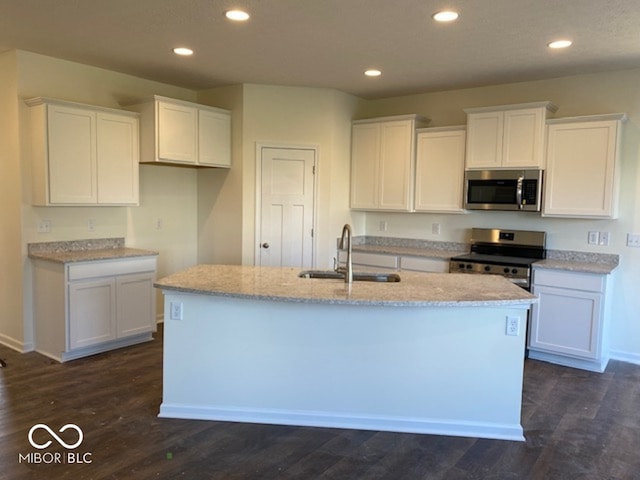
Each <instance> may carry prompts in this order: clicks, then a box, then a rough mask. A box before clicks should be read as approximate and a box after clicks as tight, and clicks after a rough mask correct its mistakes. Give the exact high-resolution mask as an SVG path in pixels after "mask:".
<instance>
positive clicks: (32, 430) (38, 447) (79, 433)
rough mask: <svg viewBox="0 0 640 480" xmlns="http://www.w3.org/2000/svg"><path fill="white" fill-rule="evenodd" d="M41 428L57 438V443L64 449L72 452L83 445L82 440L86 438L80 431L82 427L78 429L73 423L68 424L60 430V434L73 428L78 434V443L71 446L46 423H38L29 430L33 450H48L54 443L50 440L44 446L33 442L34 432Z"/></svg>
mask: <svg viewBox="0 0 640 480" xmlns="http://www.w3.org/2000/svg"><path fill="white" fill-rule="evenodd" d="M39 428H42V429H44V430H46V431H47V432H49V433H50V434H51V436H52V437H53V438H55V439H56V441H57V442H58V443H59V444H60V445H62V446H63V447H64V448H66V449H68V450H72V449H74V448H76V447H77V446H78V445H80V444H81V443H82V439H83V438H84V434H83V433H82V430H81V429H80V427H78V426H77V425H74V424H73V423H67V424H66V425H65V426H64V427H62V428H61V429H60V430H59V432H60V433H62V432H64V431H65V430H68V429H70V428H72V429H74V430H75V431H76V432H78V441H77V442H76V443H73V444H71V445H69V444H68V443H65V441H64V440H62V439H61V438H60V437H59V436H58V435H56V433H55V432H54V431H53V430H51V429H50V428H49V426H48V425H45V424H44V423H38V424H36V425H34V426H33V427H31V430H29V443H30V444H31V445H32V446H33V448H37V449H39V450H42V449H44V448H47V447H48V446H49V445H51V443H52V442H51V440H48V441H47V442H46V443H43V444H42V445H40V444H39V443H36V442H34V440H33V432H35V431H36V430H37V429H39Z"/></svg>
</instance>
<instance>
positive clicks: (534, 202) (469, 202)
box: [465, 170, 542, 212]
mask: <svg viewBox="0 0 640 480" xmlns="http://www.w3.org/2000/svg"><path fill="white" fill-rule="evenodd" d="M541 192H542V171H541V170H467V171H466V172H465V208H466V209H468V210H512V211H514V210H515V211H527V212H539V211H540V206H541V202H540V197H541Z"/></svg>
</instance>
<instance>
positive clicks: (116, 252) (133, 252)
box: [28, 238, 158, 263]
mask: <svg viewBox="0 0 640 480" xmlns="http://www.w3.org/2000/svg"><path fill="white" fill-rule="evenodd" d="M28 253H29V258H33V259H36V260H47V261H49V262H56V263H75V262H91V261H97V260H113V259H117V258H127V257H146V256H150V255H158V252H155V251H152V250H143V249H139V248H128V247H125V246H124V238H98V239H89V240H71V241H62V242H42V243H30V244H29V245H28Z"/></svg>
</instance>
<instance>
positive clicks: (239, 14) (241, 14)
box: [224, 9, 249, 22]
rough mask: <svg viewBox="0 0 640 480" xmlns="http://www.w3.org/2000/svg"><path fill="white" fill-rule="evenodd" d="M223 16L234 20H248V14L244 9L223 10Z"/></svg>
mask: <svg viewBox="0 0 640 480" xmlns="http://www.w3.org/2000/svg"><path fill="white" fill-rule="evenodd" d="M224 16H225V17H227V18H228V19H229V20H233V21H234V22H246V21H247V20H249V14H248V13H247V12H245V11H244V10H237V9H236V10H227V11H226V12H224Z"/></svg>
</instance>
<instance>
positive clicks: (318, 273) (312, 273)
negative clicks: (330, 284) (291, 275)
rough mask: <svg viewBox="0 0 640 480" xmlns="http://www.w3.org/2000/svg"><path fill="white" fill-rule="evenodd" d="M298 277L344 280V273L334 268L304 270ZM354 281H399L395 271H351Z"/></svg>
mask: <svg viewBox="0 0 640 480" xmlns="http://www.w3.org/2000/svg"><path fill="white" fill-rule="evenodd" d="M298 277H300V278H330V279H335V280H344V273H342V272H336V271H335V270H304V271H302V272H300V273H299V274H298ZM353 281H354V282H382V283H385V282H399V281H400V275H398V274H397V273H377V272H373V273H372V272H353Z"/></svg>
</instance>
